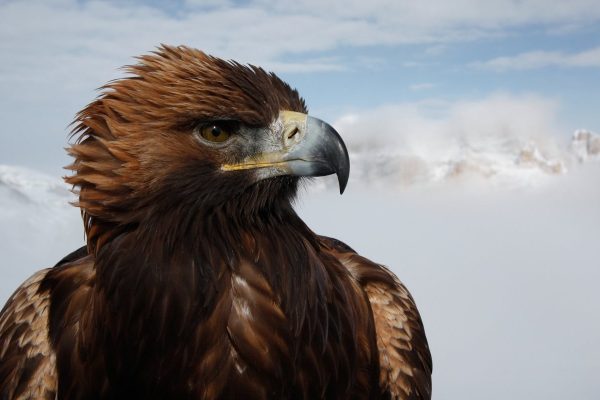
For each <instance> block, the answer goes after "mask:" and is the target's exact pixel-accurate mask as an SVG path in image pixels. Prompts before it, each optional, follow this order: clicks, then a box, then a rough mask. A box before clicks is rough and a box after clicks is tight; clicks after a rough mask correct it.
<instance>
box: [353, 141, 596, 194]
mask: <svg viewBox="0 0 600 400" xmlns="http://www.w3.org/2000/svg"><path fill="white" fill-rule="evenodd" d="M349 151H350V158H351V167H352V173H351V178H350V179H351V180H352V181H354V182H356V183H359V184H367V185H378V184H386V185H389V184H394V185H398V186H402V187H406V186H412V185H423V184H424V185H430V184H435V183H439V182H461V183H465V182H466V183H472V182H480V183H484V184H491V185H493V186H500V187H523V186H525V187H528V186H537V185H540V184H543V183H544V182H547V181H548V180H549V179H551V178H552V177H554V176H559V175H564V174H566V173H568V171H569V170H570V169H572V168H574V167H575V166H576V165H577V164H580V163H583V162H587V161H596V160H600V135H599V134H596V133H593V132H590V131H586V130H578V131H576V132H575V133H574V134H573V138H572V140H571V143H570V144H568V145H563V146H561V145H560V143H557V142H556V141H552V140H549V138H548V137H542V138H525V139H522V138H515V137H509V136H507V137H503V136H479V137H470V138H464V137H462V138H461V137H457V138H450V139H446V140H443V141H441V145H440V144H436V146H434V147H428V146H427V145H426V143H419V142H418V141H416V142H415V140H414V139H413V140H412V141H410V140H408V141H405V143H400V144H397V145H395V146H393V147H392V148H386V147H385V146H383V145H380V144H375V145H369V146H365V145H362V146H361V145H360V144H359V145H354V146H352V145H351V146H350V150H349Z"/></svg>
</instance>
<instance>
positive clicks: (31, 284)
mask: <svg viewBox="0 0 600 400" xmlns="http://www.w3.org/2000/svg"><path fill="white" fill-rule="evenodd" d="M49 270H50V269H44V270H41V271H38V272H36V273H35V274H34V275H33V276H32V277H30V278H29V279H27V280H26V281H25V282H24V283H23V284H22V285H21V286H20V287H19V288H18V289H17V290H16V291H15V293H14V294H13V295H12V296H11V298H10V299H9V300H8V302H7V303H6V305H5V306H4V308H3V309H2V312H0V398H2V399H31V398H34V399H53V398H54V396H55V394H56V357H55V354H54V351H53V350H52V347H51V345H50V341H49V338H48V318H49V313H50V296H49V294H48V292H46V291H43V290H42V291H41V290H40V285H41V283H42V281H43V279H44V278H45V277H46V274H47V273H48V271H49Z"/></svg>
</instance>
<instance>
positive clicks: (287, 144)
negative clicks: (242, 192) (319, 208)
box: [221, 111, 350, 193]
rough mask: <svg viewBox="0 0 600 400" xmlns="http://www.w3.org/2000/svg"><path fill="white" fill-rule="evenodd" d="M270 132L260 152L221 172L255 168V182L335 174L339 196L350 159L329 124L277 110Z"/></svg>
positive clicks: (345, 181)
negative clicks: (288, 177) (277, 178)
mask: <svg viewBox="0 0 600 400" xmlns="http://www.w3.org/2000/svg"><path fill="white" fill-rule="evenodd" d="M271 132H272V134H273V135H272V137H271V138H269V139H268V140H266V141H265V142H264V144H263V145H262V146H261V150H260V153H258V154H255V155H253V156H250V157H248V158H247V159H245V160H244V161H243V162H241V163H236V164H226V165H223V166H222V167H221V168H222V169H223V170H225V171H234V170H243V169H256V170H258V171H257V176H258V177H259V179H265V178H268V177H273V176H278V175H295V176H325V175H331V174H334V173H335V174H336V175H337V177H338V183H339V187H340V193H343V192H344V189H345V188H346V184H347V183H348V176H349V175H350V160H349V158H348V150H346V145H345V144H344V141H343V140H342V138H341V137H340V135H339V134H338V133H337V132H336V130H335V129H333V127H332V126H331V125H329V124H327V123H326V122H324V121H321V120H320V119H317V118H314V117H310V116H308V115H306V114H302V113H298V112H293V111H281V112H280V113H279V117H278V118H277V120H276V121H275V122H274V123H273V125H272V129H271Z"/></svg>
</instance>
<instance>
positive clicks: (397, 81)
mask: <svg viewBox="0 0 600 400" xmlns="http://www.w3.org/2000/svg"><path fill="white" fill-rule="evenodd" d="M367 3H368V4H367ZM159 43H169V44H186V45H189V46H192V47H197V48H200V49H204V50H205V51H207V52H210V53H212V54H215V55H218V56H220V57H223V58H228V59H236V60H238V61H241V62H249V63H253V64H258V65H261V66H264V67H265V68H267V69H270V70H273V71H275V72H276V73H278V74H279V75H280V76H281V77H282V78H284V79H285V80H286V81H288V82H289V83H290V84H291V85H292V86H295V87H297V88H298V89H299V91H300V93H301V94H302V95H303V96H304V97H305V98H306V100H307V102H308V104H309V108H310V109H311V112H312V113H314V114H316V115H318V116H320V117H323V118H325V119H328V120H330V121H331V122H335V121H336V120H338V119H340V118H343V117H344V116H348V115H361V114H362V113H365V112H366V113H368V112H370V111H371V110H374V109H378V108H381V107H388V106H394V105H400V106H411V105H415V106H416V107H418V108H419V113H421V114H422V116H423V118H431V119H436V118H439V117H440V115H441V116H444V115H445V114H447V113H449V112H450V111H449V110H451V109H452V107H453V105H455V104H456V103H461V102H472V103H473V102H475V103H476V102H482V103H486V101H487V100H489V98H490V97H493V96H498V95H501V96H504V97H505V98H506V99H507V102H508V103H510V101H511V99H512V100H514V101H515V102H516V103H519V104H520V105H521V106H520V108H519V110H520V112H517V113H516V114H515V115H514V116H513V117H514V119H515V120H517V119H527V118H528V117H529V115H530V114H532V112H531V110H530V108H528V105H527V104H526V103H527V101H528V100H527V99H534V100H535V102H537V103H536V104H539V103H540V102H542V103H544V102H545V103H544V104H549V105H550V106H548V107H546V108H545V110H544V112H545V113H546V114H547V115H545V117H546V118H547V121H548V126H552V127H553V130H554V131H555V132H553V133H554V134H558V135H564V136H565V138H568V136H569V135H570V134H571V133H572V132H573V131H574V130H575V129H578V128H586V129H590V130H593V131H600V118H599V117H598V112H597V108H598V104H600V90H599V89H600V7H598V4H597V2H596V1H588V0H577V1H572V2H569V3H565V4H550V3H548V2H546V1H540V0H525V1H514V0H492V1H487V2H478V1H472V0H457V1H454V2H442V1H438V2H436V1H433V2H427V3H415V2H413V1H391V0H390V1H388V0H378V1H372V2H364V1H346V2H341V1H332V2H319V1H315V0H302V1H280V2H277V3H270V2H267V1H263V0H254V1H244V2H219V1H214V0H212V1H195V0H188V1H183V0H181V1H176V2H159V1H126V2H102V1H74V0H56V1H42V0H39V1H2V2H0V51H1V54H2V63H1V64H0V92H1V93H2V96H1V98H0V119H1V120H2V121H3V126H2V130H1V131H0V163H4V164H19V165H28V166H31V167H34V168H39V169H43V170H47V171H49V172H51V173H53V174H60V173H61V172H60V167H61V166H62V165H64V164H66V163H67V162H68V159H67V158H66V156H65V155H64V151H63V150H62V148H63V147H64V146H65V145H66V137H67V133H68V129H67V125H68V124H69V123H70V121H71V120H72V118H73V116H74V115H75V113H76V112H77V111H78V110H79V109H81V108H82V107H83V106H84V105H85V104H87V103H88V102H89V101H91V100H92V99H93V98H94V97H95V96H96V95H97V92H95V91H94V89H95V88H97V87H99V86H101V85H102V84H103V83H105V82H106V81H107V80H109V79H114V78H117V77H119V76H121V73H120V71H119V70H118V69H117V68H118V67H119V66H121V65H124V64H127V63H131V62H132V61H133V60H132V56H134V55H139V54H143V53H145V52H148V51H150V50H152V49H153V48H154V47H155V46H156V45H158V44H159ZM488 103H490V102H488ZM424 104H425V105H426V106H424ZM431 104H434V105H435V107H433V108H432V107H431ZM491 104H494V102H491ZM496 106H497V105H496ZM533 107H534V108H535V107H536V106H535V105H533ZM492 111H493V110H492ZM533 114H535V112H533ZM536 115H537V114H536ZM473 118H474V119H476V118H477V116H476V115H473ZM509 122H510V121H509ZM507 123H508V122H507ZM387 125H388V126H389V130H390V133H392V134H393V132H402V131H403V129H404V127H403V126H401V125H399V124H398V123H396V122H395V120H394V115H389V123H388V124H387ZM423 129H426V127H423ZM537 133H540V132H537ZM342 135H343V132H342ZM565 140H567V139H565Z"/></svg>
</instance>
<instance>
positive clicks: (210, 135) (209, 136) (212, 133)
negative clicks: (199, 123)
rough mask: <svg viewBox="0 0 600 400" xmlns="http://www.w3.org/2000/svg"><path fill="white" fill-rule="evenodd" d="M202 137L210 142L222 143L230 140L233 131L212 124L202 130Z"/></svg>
mask: <svg viewBox="0 0 600 400" xmlns="http://www.w3.org/2000/svg"><path fill="white" fill-rule="evenodd" d="M200 135H201V136H202V137H203V138H204V139H206V140H208V141H209V142H216V143H221V142H224V141H226V140H227V139H229V137H230V136H231V131H230V130H228V129H227V128H225V127H224V126H222V125H218V124H211V125H206V126H203V127H202V128H200Z"/></svg>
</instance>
